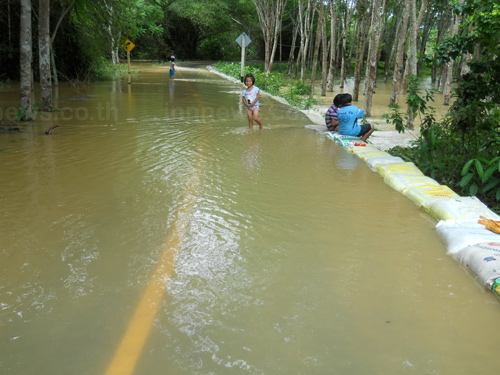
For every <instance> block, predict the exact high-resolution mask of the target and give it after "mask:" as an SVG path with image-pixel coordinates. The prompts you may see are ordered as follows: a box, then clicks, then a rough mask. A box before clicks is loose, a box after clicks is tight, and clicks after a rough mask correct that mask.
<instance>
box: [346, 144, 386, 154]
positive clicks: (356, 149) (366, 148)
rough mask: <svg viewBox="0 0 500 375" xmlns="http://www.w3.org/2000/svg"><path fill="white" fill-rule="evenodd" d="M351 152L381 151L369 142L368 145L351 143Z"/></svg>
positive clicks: (349, 148) (349, 149)
mask: <svg viewBox="0 0 500 375" xmlns="http://www.w3.org/2000/svg"><path fill="white" fill-rule="evenodd" d="M347 150H348V151H349V152H352V153H353V154H358V153H363V152H373V151H380V150H379V149H378V148H377V147H375V146H374V145H371V144H367V145H366V146H354V145H352V144H351V145H349V147H348V148H347Z"/></svg>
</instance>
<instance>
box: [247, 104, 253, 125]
mask: <svg viewBox="0 0 500 375" xmlns="http://www.w3.org/2000/svg"><path fill="white" fill-rule="evenodd" d="M247 116H248V127H249V128H250V129H253V111H252V110H251V109H250V108H249V109H247Z"/></svg>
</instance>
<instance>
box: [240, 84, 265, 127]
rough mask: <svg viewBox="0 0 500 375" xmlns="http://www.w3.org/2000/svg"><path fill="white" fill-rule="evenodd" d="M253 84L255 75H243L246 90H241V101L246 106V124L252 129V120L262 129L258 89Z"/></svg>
mask: <svg viewBox="0 0 500 375" xmlns="http://www.w3.org/2000/svg"><path fill="white" fill-rule="evenodd" d="M254 85H255V77H254V76H253V75H251V74H247V75H246V76H245V86H246V87H247V88H246V90H243V93H242V94H241V95H242V97H243V103H245V105H246V106H247V116H248V126H249V127H250V129H253V120H255V121H256V122H257V124H259V128H260V129H262V127H263V126H262V121H260V119H259V109H260V107H259V98H260V89H259V88H258V87H257V86H254Z"/></svg>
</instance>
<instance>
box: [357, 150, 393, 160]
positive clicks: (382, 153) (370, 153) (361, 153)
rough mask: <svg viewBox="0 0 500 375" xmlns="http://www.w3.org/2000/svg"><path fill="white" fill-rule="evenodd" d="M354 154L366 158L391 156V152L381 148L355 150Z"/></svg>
mask: <svg viewBox="0 0 500 375" xmlns="http://www.w3.org/2000/svg"><path fill="white" fill-rule="evenodd" d="M354 154H355V155H357V156H359V157H360V158H361V159H363V160H366V158H370V157H371V158H384V157H390V156H391V154H389V153H387V152H385V151H380V150H379V149H377V150H370V149H369V150H366V151H358V150H355V151H354Z"/></svg>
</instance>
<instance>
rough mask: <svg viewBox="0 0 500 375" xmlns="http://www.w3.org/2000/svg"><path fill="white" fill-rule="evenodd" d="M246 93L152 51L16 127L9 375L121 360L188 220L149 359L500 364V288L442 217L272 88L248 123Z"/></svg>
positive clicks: (243, 364) (0, 311) (173, 370)
mask: <svg viewBox="0 0 500 375" xmlns="http://www.w3.org/2000/svg"><path fill="white" fill-rule="evenodd" d="M2 90H3V91H2ZM82 92H83V94H82ZM239 94H240V89H239V87H235V85H234V84H232V83H229V82H226V81H224V80H222V79H218V78H217V77H216V76H214V75H212V74H210V73H208V72H206V71H204V70H203V69H197V68H196V67H195V66H182V65H181V66H179V68H178V76H177V77H176V80H175V82H174V81H171V80H169V78H168V69H167V68H166V67H165V66H150V65H146V64H143V65H139V74H138V76H137V77H135V78H134V82H133V83H132V84H131V85H127V84H126V83H124V82H107V83H95V84H92V85H89V86H87V87H85V88H84V89H83V88H81V89H80V91H77V90H76V89H75V88H73V87H70V86H65V85H64V84H62V85H61V86H60V87H59V92H58V106H61V107H63V108H65V110H64V111H62V112H54V113H53V114H52V115H53V117H52V118H48V119H45V120H43V121H35V122H34V123H32V124H28V125H27V126H26V130H25V131H24V132H23V133H16V134H1V135H0V150H1V152H0V164H1V169H2V177H1V179H0V206H1V207H2V210H1V211H0V218H1V223H2V225H1V226H0V244H1V247H0V343H1V344H0V345H1V347H0V349H1V351H2V356H0V373H6V374H34V373H36V374H38V375H43V374H51V375H52V374H69V373H78V374H81V373H85V374H104V373H105V372H106V369H108V367H109V365H110V363H111V362H112V360H113V358H114V356H115V354H116V351H117V348H118V346H119V344H120V342H121V340H122V338H123V336H124V334H125V332H126V331H127V328H128V327H129V325H130V324H131V320H132V317H133V315H134V312H135V311H136V308H137V306H138V304H139V301H141V299H142V298H143V295H144V293H145V289H146V287H147V285H148V283H149V282H150V279H151V277H152V275H153V273H154V272H155V270H156V269H157V265H158V263H159V262H160V259H161V257H162V254H163V253H164V250H165V246H166V243H168V241H170V240H171V237H172V235H171V233H172V232H174V233H184V234H183V235H179V238H178V241H177V245H176V246H175V249H174V251H175V263H174V268H173V273H172V274H171V275H167V276H165V277H164V280H163V284H162V285H163V286H164V287H166V291H167V293H166V294H165V296H164V298H163V300H162V302H161V304H160V305H159V308H158V312H157V313H156V316H155V319H154V323H153V326H152V330H151V333H150V335H149V336H148V338H147V340H146V342H145V345H144V347H143V348H141V349H140V353H138V357H139V360H138V362H137V363H135V365H134V369H133V373H134V374H157V373H165V372H167V373H169V374H208V373H213V374H225V373H249V374H281V373H303V374H325V373H339V374H363V373H371V374H390V373H410V372H412V373H441V374H449V373H453V374H471V373H495V371H496V370H497V368H498V366H499V365H500V360H499V359H498V356H497V355H496V350H495V348H496V335H495V334H494V333H495V324H494V322H495V321H496V317H497V315H498V306H499V302H498V300H497V299H495V297H494V296H493V295H492V294H491V293H488V292H486V291H484V290H483V289H482V288H481V287H480V286H479V285H477V284H475V283H474V280H473V277H472V275H471V274H469V273H468V271H467V270H464V269H462V268H461V267H460V266H459V265H458V264H457V263H456V262H455V261H454V260H453V259H452V258H451V257H448V256H447V255H446V253H445V247H444V244H443V243H442V242H441V241H440V239H439V238H438V236H437V234H436V231H435V228H434V226H435V224H436V223H435V221H434V220H433V219H432V218H430V217H429V216H428V215H427V214H425V213H424V212H423V211H421V210H420V209H419V208H418V207H416V206H415V205H414V204H413V203H412V202H411V201H409V200H408V199H406V198H405V197H404V196H402V195H401V194H398V193H395V192H394V191H393V190H392V189H390V188H389V187H388V186H387V185H385V184H384V183H383V181H382V179H381V178H380V176H379V175H378V174H376V173H373V172H372V171H370V170H369V168H368V167H367V166H366V165H365V164H364V162H362V161H360V159H359V158H357V157H356V156H354V155H352V154H349V153H347V152H346V151H345V150H343V149H342V148H341V147H339V146H338V145H336V144H334V143H333V142H331V141H330V140H328V139H326V137H322V136H320V135H318V133H316V132H313V131H311V130H308V129H305V128H304V126H305V125H307V123H308V120H307V119H306V118H305V117H304V116H303V115H302V114H301V113H299V112H297V111H294V110H290V109H289V108H288V107H286V106H284V105H282V104H280V103H278V102H275V101H273V100H272V99H270V98H269V97H266V96H265V95H264V96H263V98H262V100H261V101H262V103H261V105H262V110H261V117H262V118H263V120H264V121H265V123H266V126H265V128H264V129H263V130H262V131H259V130H258V129H254V130H253V131H249V130H248V121H247V119H246V116H245V113H244V111H243V110H242V108H240V107H241V100H240V96H239ZM14 95H15V90H11V89H0V97H1V98H2V103H5V105H6V106H9V105H14V103H15V101H17V100H18V98H17V97H16V98H13V96H14ZM16 95H17V94H16ZM54 123H57V124H58V125H59V128H57V129H55V131H54V132H53V135H51V136H46V135H45V134H44V131H45V129H46V128H47V127H48V126H49V125H51V124H54ZM193 181H195V182H193ZM179 226H180V227H182V228H181V229H179V230H178V231H175V230H174V229H175V228H178V227H179Z"/></svg>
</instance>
